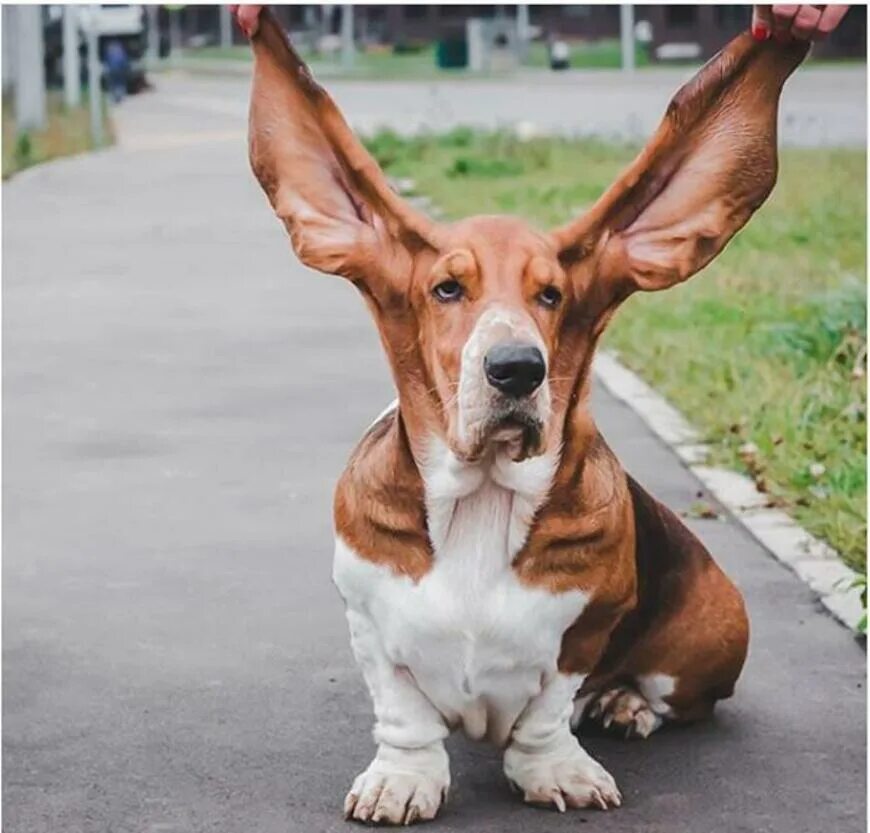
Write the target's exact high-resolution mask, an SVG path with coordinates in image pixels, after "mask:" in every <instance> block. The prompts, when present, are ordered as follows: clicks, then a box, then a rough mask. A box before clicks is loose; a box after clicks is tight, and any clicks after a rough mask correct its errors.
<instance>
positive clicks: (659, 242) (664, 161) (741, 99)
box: [552, 33, 807, 297]
mask: <svg viewBox="0 0 870 833" xmlns="http://www.w3.org/2000/svg"><path fill="white" fill-rule="evenodd" d="M806 51H807V46H806V44H805V43H795V44H793V45H788V46H784V45H781V44H777V43H774V42H766V43H758V42H756V41H755V40H753V39H752V37H751V36H750V35H749V34H748V33H746V34H743V35H740V36H738V37H737V38H735V39H734V40H733V41H732V42H731V43H730V44H729V45H728V46H727V47H726V48H725V49H723V50H722V51H721V52H720V53H719V54H718V55H716V56H715V57H714V58H713V59H712V60H710V62H709V63H707V64H706V66H704V67H703V68H702V69H701V70H700V71H699V72H698V74H697V75H696V76H695V77H694V78H693V79H692V80H691V81H689V82H688V83H687V84H686V85H685V86H684V87H683V88H682V89H681V90H680V91H679V92H678V93H677V94H676V96H675V97H674V98H673V100H672V101H671V103H670V105H669V107H668V110H667V113H666V115H665V117H664V120H663V121H662V123H661V125H660V126H659V128H658V131H657V132H656V134H655V136H654V137H653V138H652V140H651V141H650V142H649V143H648V144H647V146H646V147H645V148H644V150H643V151H642V152H641V153H640V155H639V156H638V157H637V159H635V161H634V162H633V163H632V164H631V165H630V166H629V168H628V169H627V170H626V171H625V172H624V173H623V174H622V176H620V178H619V179H618V180H617V181H616V182H615V183H614V185H612V186H611V187H610V189H609V190H608V191H606V192H605V193H604V195H603V196H602V197H601V198H600V199H599V200H598V201H597V202H596V203H595V204H594V205H593V206H592V207H591V208H590V209H589V210H588V211H587V212H586V213H585V214H584V215H582V216H581V217H579V218H578V219H577V220H575V221H574V222H572V223H570V224H569V225H567V226H564V227H562V228H560V229H557V230H556V231H554V232H552V239H553V241H554V244H555V246H556V248H557V250H558V251H559V252H560V257H561V258H562V260H563V262H564V263H565V265H566V266H567V267H568V269H569V271H570V270H571V268H572V267H577V266H578V265H579V264H581V263H584V262H585V263H589V262H590V261H589V260H588V259H589V258H592V259H593V260H592V261H591V264H592V268H591V269H589V268H586V269H577V274H578V275H579V274H582V275H584V279H586V280H603V281H606V282H609V290H612V291H615V292H616V294H617V296H618V297H620V296H621V297H624V296H625V295H627V294H628V293H630V292H631V291H633V290H634V289H649V290H653V289H664V288H666V287H669V286H673V285H674V284H676V283H678V282H680V281H684V280H686V279H687V278H689V277H691V276H692V275H693V274H695V272H697V271H698V270H699V269H701V268H703V267H704V266H706V265H707V264H708V263H709V262H710V261H711V260H712V259H713V258H714V257H715V256H716V255H717V254H719V252H721V251H722V249H723V248H724V247H725V245H726V244H727V243H728V241H729V240H730V239H731V237H732V236H733V235H734V234H735V233H736V232H737V231H739V230H740V229H741V228H742V227H743V226H744V225H745V223H746V222H747V220H748V219H749V218H750V216H751V215H752V213H753V212H754V211H755V210H756V209H757V208H758V207H759V206H760V205H761V204H762V203H763V202H764V200H765V199H766V198H767V195H768V194H769V193H770V191H771V189H772V188H773V185H774V182H775V181H776V173H777V153H776V123H777V108H778V104H779V96H780V92H781V91H782V86H783V84H784V83H785V80H786V79H787V78H788V76H789V75H790V74H791V73H792V72H793V71H794V69H795V68H796V67H797V66H798V64H800V62H801V60H802V59H803V57H804V56H805V54H806ZM593 275H594V277H593Z"/></svg>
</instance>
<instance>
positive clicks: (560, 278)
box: [250, 12, 806, 460]
mask: <svg viewBox="0 0 870 833" xmlns="http://www.w3.org/2000/svg"><path fill="white" fill-rule="evenodd" d="M253 46H254V52H255V61H256V63H255V71H254V87H253V93H252V102H251V123H250V154H251V163H252V166H253V169H254V172H255V173H256V175H257V178H258V179H259V181H260V183H261V184H262V186H263V188H264V190H265V191H266V193H267V195H268V197H269V199H270V201H271V203H272V206H273V207H274V209H275V212H276V213H277V215H278V216H279V217H280V218H281V219H282V220H283V222H284V224H285V225H286V227H287V230H288V231H289V233H290V236H291V239H292V242H293V248H294V249H295V251H296V254H297V255H298V256H299V259H300V260H301V261H302V262H303V263H305V264H306V265H308V266H310V267H312V268H314V269H318V270H320V271H323V272H329V273H332V274H337V275H342V276H344V277H346V278H349V279H350V280H351V281H353V283H354V284H355V285H356V286H357V287H358V288H359V289H360V290H361V291H362V292H363V294H364V296H365V297H366V300H367V301H368V303H369V306H370V307H371V309H372V311H373V312H374V315H375V319H376V321H377V323H378V327H379V329H380V332H381V336H382V340H383V343H384V345H385V348H386V350H387V353H388V355H389V358H390V362H391V364H392V367H393V372H394V376H395V380H396V384H397V387H398V389H399V396H400V403H401V406H402V413H403V417H404V419H405V422H406V423H407V424H408V426H409V429H410V430H409V433H410V435H411V438H412V441H415V440H420V441H422V439H423V438H425V437H427V436H431V435H435V436H438V437H440V438H442V439H443V440H444V441H445V442H446V443H447V444H448V445H449V447H450V448H451V450H452V451H453V452H454V453H455V454H456V455H457V456H458V457H460V458H461V459H466V460H474V459H478V458H480V457H481V456H483V455H484V454H486V453H488V452H489V451H491V450H493V449H495V450H503V451H505V452H506V453H507V454H508V455H509V456H510V458H511V459H514V460H520V459H524V458H525V457H528V456H531V455H534V454H537V453H540V452H541V451H542V450H543V449H545V448H547V447H550V446H551V445H553V444H555V443H558V442H559V441H560V440H561V436H562V431H561V429H562V426H563V425H564V422H565V416H566V411H567V410H568V409H569V407H570V406H571V405H572V404H573V403H574V402H576V400H577V398H578V396H580V394H581V392H582V391H583V389H584V382H585V379H586V375H587V373H588V368H589V364H590V361H591V357H592V351H593V348H594V345H595V343H596V341H597V339H598V337H599V336H600V334H601V332H602V330H603V329H604V326H605V324H606V323H607V321H608V320H609V318H610V316H611V314H612V313H613V311H614V310H615V309H616V307H617V306H618V305H619V304H620V303H621V302H622V301H623V300H624V299H625V298H626V297H628V296H629V295H630V294H631V293H632V292H634V291H635V290H638V289H643V290H658V289H665V288H667V287H669V286H673V285H674V284H676V283H679V282H681V281H684V280H686V279H687V278H689V277H690V276H691V275H693V274H695V273H696V272H697V271H698V270H699V269H701V268H703V267H704V266H705V265H706V264H707V263H709V262H710V261H711V260H712V259H713V258H714V257H715V256H716V255H717V254H718V253H719V252H720V251H722V249H723V248H724V247H725V245H726V244H727V243H728V241H729V240H730V239H731V237H732V236H733V235H734V234H735V233H736V232H737V231H738V230H739V229H740V228H741V227H742V226H743V225H744V224H745V223H746V221H747V220H748V219H749V217H750V216H751V215H752V213H753V212H754V211H755V210H756V209H757V208H758V207H759V206H760V205H761V203H762V202H763V201H764V200H765V198H766V197H767V195H768V194H769V192H770V190H771V188H772V187H773V184H774V181H775V179H776V164H777V160H776V116H777V106H778V102H779V94H780V91H781V89H782V86H783V83H784V82H785V80H786V78H787V77H788V76H789V75H790V74H791V72H792V71H793V70H794V69H795V68H796V67H797V65H798V64H799V63H800V61H801V60H802V58H803V57H804V55H805V54H806V45H805V44H802V43H795V44H793V45H789V46H783V45H779V44H776V43H773V42H767V43H756V42H755V41H753V40H752V38H751V37H750V36H749V35H748V34H743V35H741V36H739V37H737V38H736V39H735V40H734V41H732V42H731V43H730V44H729V45H728V46H727V47H726V49H725V50H723V51H722V52H721V53H720V54H719V55H717V56H716V57H715V58H713V60H712V61H710V63H708V64H707V65H706V66H705V67H704V68H703V69H701V71H700V72H699V73H698V74H697V75H696V76H695V78H694V79H692V81H690V82H689V83H688V84H687V85H686V86H684V87H683V88H682V89H681V90H680V91H679V92H678V93H677V95H676V96H675V98H674V99H673V101H672V102H671V104H670V106H669V107H668V111H667V114H666V115H665V118H664V120H663V122H662V124H661V126H660V127H659V129H658V131H657V132H656V134H655V136H654V137H653V138H652V140H651V141H650V142H649V144H648V145H647V146H646V148H645V149H644V150H643V151H642V153H641V154H640V155H639V156H638V157H637V159H636V160H635V161H634V162H633V163H632V164H631V165H630V166H629V168H628V169H627V170H626V171H625V172H624V173H623V175H622V176H621V177H620V178H619V179H618V180H617V181H616V183H615V184H614V185H613V186H612V187H611V188H610V189H609V190H608V191H606V192H605V193H604V194H603V195H602V197H601V198H600V199H599V200H598V201H597V202H596V203H595V204H594V205H593V206H592V207H591V208H590V209H589V210H588V211H586V212H585V213H584V214H583V215H582V216H580V217H579V218H578V219H576V220H574V221H572V222H570V223H569V224H567V225H565V226H563V227H562V228H559V229H556V230H555V231H552V232H548V233H545V232H539V231H536V230H535V229H533V228H532V227H531V226H529V225H528V224H527V223H525V222H523V221H522V220H520V219H517V218H514V217H503V216H487V217H472V218H470V219H467V220H463V221H461V222H457V223H453V224H438V223H435V222H433V221H432V220H430V219H429V218H428V217H426V216H424V215H423V214H422V213H420V212H418V211H417V210H416V209H415V208H413V207H412V206H411V205H409V204H408V203H406V202H405V201H404V200H402V199H401V198H400V197H399V196H398V195H397V194H396V193H394V192H393V190H392V189H391V188H390V186H389V184H388V182H387V180H386V178H385V176H384V174H383V173H382V172H381V170H380V169H379V168H378V166H377V163H376V162H375V161H374V160H373V159H372V158H371V156H370V155H369V154H368V153H367V152H366V150H365V149H364V148H363V146H362V144H361V143H360V142H359V141H358V140H357V138H356V137H355V136H354V135H353V133H352V132H351V131H350V129H349V128H348V126H347V124H346V123H345V121H344V119H343V118H342V116H341V114H340V113H339V111H338V109H337V108H336V106H335V104H334V103H333V101H332V99H331V98H330V97H329V96H328V95H327V93H326V92H325V91H324V90H323V89H322V88H321V87H320V86H318V85H317V84H316V83H315V82H314V81H313V79H312V78H311V76H310V74H309V72H308V69H307V67H306V66H305V65H304V64H303V63H302V61H301V60H300V59H299V58H298V56H297V55H296V54H295V53H294V52H293V50H292V49H291V48H290V47H289V45H288V43H287V41H286V38H285V36H284V34H283V33H282V31H281V30H280V28H279V26H278V25H277V23H276V22H275V20H274V18H273V17H272V16H271V15H270V14H269V13H268V12H266V13H264V14H263V17H262V19H261V22H260V26H259V31H258V33H257V35H256V36H255V37H254V38H253ZM565 175H566V176H570V175H571V172H570V171H566V172H565Z"/></svg>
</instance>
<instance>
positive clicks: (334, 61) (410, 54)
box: [184, 39, 649, 80]
mask: <svg viewBox="0 0 870 833" xmlns="http://www.w3.org/2000/svg"><path fill="white" fill-rule="evenodd" d="M570 47H571V67H572V68H573V69H618V68H619V67H620V66H621V53H620V47H619V41H618V40H608V39H605V40H599V41H588V42H585V41H584V42H575V43H572V44H571V45H570ZM635 54H636V63H637V66H638V67H643V66H646V65H648V64H649V56H648V53H647V51H646V49H645V48H644V47H642V46H640V45H638V46H637V49H636V53H635ZM303 57H304V58H305V59H306V60H307V61H309V62H310V63H311V67H312V69H313V70H314V71H315V73H316V72H318V71H320V72H323V71H326V72H327V73H329V74H335V73H341V74H347V75H349V76H353V77H360V78H366V79H385V80H389V79H396V80H414V79H423V80H431V79H433V78H452V77H465V76H468V75H469V74H470V73H469V72H468V71H467V70H462V69H460V70H456V69H449V70H443V69H439V68H438V66H437V65H436V62H435V44H434V43H432V44H428V45H425V46H420V48H418V49H414V50H412V51H407V52H393V51H392V49H389V48H386V49H377V50H368V51H358V52H357V53H356V54H355V56H354V65H353V68H352V69H350V70H346V69H344V67H343V66H342V64H341V56H340V55H332V56H323V55H314V54H305V55H303ZM184 58H185V60H187V59H193V60H194V61H196V60H197V59H208V60H216V61H250V60H251V50H250V47H248V46H245V45H241V46H228V47H222V46H203V47H200V48H197V49H186V50H185V51H184ZM525 65H526V66H528V67H531V68H538V69H544V68H547V67H548V66H549V63H548V59H547V47H546V44H544V43H532V44H531V45H530V48H529V55H528V60H527V61H526V64H525Z"/></svg>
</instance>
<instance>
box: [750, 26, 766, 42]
mask: <svg viewBox="0 0 870 833" xmlns="http://www.w3.org/2000/svg"><path fill="white" fill-rule="evenodd" d="M752 37H753V38H755V40H757V41H765V40H767V39H768V38H769V37H770V30H769V29H768V28H767V26H765V25H764V24H763V23H756V24H755V25H754V26H753V27H752Z"/></svg>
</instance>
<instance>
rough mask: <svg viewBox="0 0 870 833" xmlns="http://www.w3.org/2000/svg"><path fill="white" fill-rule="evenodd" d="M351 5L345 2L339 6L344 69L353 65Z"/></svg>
mask: <svg viewBox="0 0 870 833" xmlns="http://www.w3.org/2000/svg"><path fill="white" fill-rule="evenodd" d="M353 51H354V44H353V6H351V5H350V4H348V3H346V4H345V5H343V6H342V7H341V65H342V66H343V67H344V68H345V69H350V68H351V67H352V66H353Z"/></svg>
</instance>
